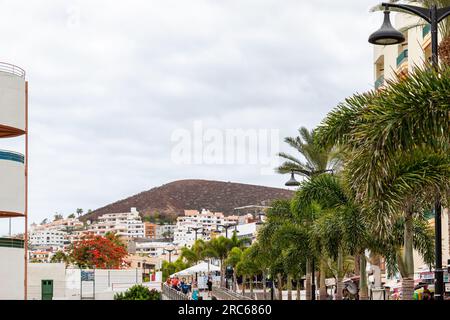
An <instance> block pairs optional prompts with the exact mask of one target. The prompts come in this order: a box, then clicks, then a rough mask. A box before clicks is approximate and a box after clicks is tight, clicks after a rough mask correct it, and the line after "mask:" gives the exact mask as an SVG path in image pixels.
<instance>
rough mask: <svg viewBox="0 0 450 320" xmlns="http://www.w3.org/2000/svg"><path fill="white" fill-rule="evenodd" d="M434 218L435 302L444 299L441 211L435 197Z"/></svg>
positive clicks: (438, 199) (437, 199) (438, 198)
mask: <svg viewBox="0 0 450 320" xmlns="http://www.w3.org/2000/svg"><path fill="white" fill-rule="evenodd" d="M434 211H435V218H434V229H435V237H436V240H435V241H436V244H435V248H436V262H435V267H434V278H435V281H436V282H435V290H434V298H435V299H436V300H443V299H444V273H443V270H442V219H441V216H442V211H441V201H440V197H439V196H437V198H436V202H435V208H434Z"/></svg>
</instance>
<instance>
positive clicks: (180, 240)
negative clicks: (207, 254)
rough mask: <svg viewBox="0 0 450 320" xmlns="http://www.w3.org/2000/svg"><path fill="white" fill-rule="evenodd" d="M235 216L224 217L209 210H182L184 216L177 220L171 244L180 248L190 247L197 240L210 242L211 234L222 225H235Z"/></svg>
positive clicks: (236, 218) (236, 219) (220, 213)
mask: <svg viewBox="0 0 450 320" xmlns="http://www.w3.org/2000/svg"><path fill="white" fill-rule="evenodd" d="M238 220H239V219H238V217H237V216H231V217H225V216H224V215H223V213H222V212H211V211H209V210H205V209H202V211H201V212H199V211H198V210H184V216H181V217H178V218H177V224H176V229H175V232H174V240H173V242H174V243H175V244H177V245H180V246H184V245H187V246H190V245H192V244H193V243H194V242H195V237H196V232H195V230H194V229H193V228H200V229H199V230H197V239H203V240H205V241H208V240H211V236H212V234H213V233H214V232H215V231H216V230H217V229H218V228H219V226H222V225H229V224H236V223H237V222H238Z"/></svg>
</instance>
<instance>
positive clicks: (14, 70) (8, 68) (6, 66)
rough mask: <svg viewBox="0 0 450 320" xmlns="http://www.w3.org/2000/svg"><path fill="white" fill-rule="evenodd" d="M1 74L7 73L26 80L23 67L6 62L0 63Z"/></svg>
mask: <svg viewBox="0 0 450 320" xmlns="http://www.w3.org/2000/svg"><path fill="white" fill-rule="evenodd" d="M0 72H5V73H9V74H13V75H16V76H19V77H21V78H25V70H23V69H22V68H21V67H18V66H15V65H13V64H10V63H6V62H0Z"/></svg>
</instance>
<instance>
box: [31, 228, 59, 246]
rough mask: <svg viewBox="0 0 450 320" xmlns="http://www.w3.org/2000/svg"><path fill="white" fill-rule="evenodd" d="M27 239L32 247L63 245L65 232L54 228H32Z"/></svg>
mask: <svg viewBox="0 0 450 320" xmlns="http://www.w3.org/2000/svg"><path fill="white" fill-rule="evenodd" d="M29 239H30V244H31V246H33V247H53V246H54V247H63V246H64V244H65V239H66V232H64V231H60V230H55V229H44V230H33V231H32V232H30V235H29Z"/></svg>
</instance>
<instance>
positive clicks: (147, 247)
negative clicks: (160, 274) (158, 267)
mask: <svg viewBox="0 0 450 320" xmlns="http://www.w3.org/2000/svg"><path fill="white" fill-rule="evenodd" d="M172 248H174V245H173V243H172V242H166V241H157V240H150V241H142V240H137V241H131V242H129V243H128V252H129V253H131V254H142V255H146V256H149V257H160V256H162V255H164V254H165V249H172Z"/></svg>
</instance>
